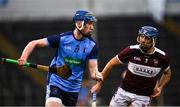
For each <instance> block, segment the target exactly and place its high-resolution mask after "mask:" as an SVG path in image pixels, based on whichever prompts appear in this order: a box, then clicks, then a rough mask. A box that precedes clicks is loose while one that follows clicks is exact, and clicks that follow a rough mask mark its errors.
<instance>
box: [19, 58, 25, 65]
mask: <svg viewBox="0 0 180 107" xmlns="http://www.w3.org/2000/svg"><path fill="white" fill-rule="evenodd" d="M25 63H26V60H25V59H21V58H20V59H18V64H19V65H20V66H23V65H24V64H25Z"/></svg>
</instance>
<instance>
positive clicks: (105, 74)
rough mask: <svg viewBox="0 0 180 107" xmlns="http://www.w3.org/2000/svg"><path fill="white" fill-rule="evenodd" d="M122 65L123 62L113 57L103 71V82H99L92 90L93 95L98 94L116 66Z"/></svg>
mask: <svg viewBox="0 0 180 107" xmlns="http://www.w3.org/2000/svg"><path fill="white" fill-rule="evenodd" d="M120 64H122V62H121V61H120V60H119V59H118V58H117V56H115V57H113V58H112V59H111V60H110V61H109V62H108V63H107V64H106V66H105V67H104V69H103V71H102V75H103V81H98V82H97V83H96V84H95V85H94V86H93V87H92V88H91V92H92V93H94V92H95V93H98V92H99V91H100V89H101V87H102V85H103V83H104V81H105V80H106V79H107V77H108V75H109V73H110V72H111V71H112V68H113V67H114V66H117V65H120Z"/></svg>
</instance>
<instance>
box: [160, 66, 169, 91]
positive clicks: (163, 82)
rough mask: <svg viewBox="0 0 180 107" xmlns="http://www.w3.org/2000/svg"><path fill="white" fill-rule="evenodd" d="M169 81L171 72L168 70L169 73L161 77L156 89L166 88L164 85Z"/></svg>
mask: <svg viewBox="0 0 180 107" xmlns="http://www.w3.org/2000/svg"><path fill="white" fill-rule="evenodd" d="M170 79H171V70H170V69H169V71H167V72H166V73H164V74H163V75H162V77H161V79H160V81H159V85H158V87H160V88H162V89H163V88H164V87H165V86H166V84H167V83H168V82H169V81H170Z"/></svg>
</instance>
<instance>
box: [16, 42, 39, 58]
mask: <svg viewBox="0 0 180 107" xmlns="http://www.w3.org/2000/svg"><path fill="white" fill-rule="evenodd" d="M35 47H36V42H35V41H31V42H29V43H28V44H27V45H26V47H25V48H24V50H23V52H22V55H21V57H20V59H25V60H27V59H28V57H29V55H30V54H31V53H32V51H33V50H34V48H35Z"/></svg>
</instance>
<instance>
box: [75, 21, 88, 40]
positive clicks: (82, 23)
mask: <svg viewBox="0 0 180 107" xmlns="http://www.w3.org/2000/svg"><path fill="white" fill-rule="evenodd" d="M75 25H76V28H77V30H78V31H79V32H80V33H81V35H83V36H84V37H88V36H90V35H86V34H84V33H83V32H82V31H81V30H82V29H83V27H84V21H81V26H80V27H79V26H78V23H75Z"/></svg>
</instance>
